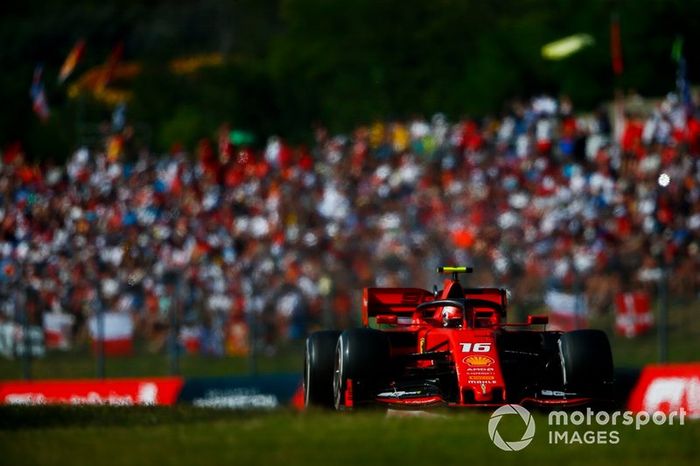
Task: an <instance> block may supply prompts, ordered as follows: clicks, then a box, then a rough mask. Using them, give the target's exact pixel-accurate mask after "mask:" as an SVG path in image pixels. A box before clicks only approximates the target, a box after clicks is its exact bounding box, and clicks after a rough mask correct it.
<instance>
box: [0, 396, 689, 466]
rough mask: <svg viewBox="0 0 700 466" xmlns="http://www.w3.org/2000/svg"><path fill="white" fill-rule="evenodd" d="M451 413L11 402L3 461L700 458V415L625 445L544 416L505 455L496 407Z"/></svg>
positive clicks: (3, 420)
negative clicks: (525, 440) (583, 438)
mask: <svg viewBox="0 0 700 466" xmlns="http://www.w3.org/2000/svg"><path fill="white" fill-rule="evenodd" d="M444 414H445V415H444V416H440V417H401V418H391V417H390V418H387V416H386V415H385V414H383V413H379V412H364V413H352V414H348V413H329V412H307V413H296V412H292V411H275V412H266V413H250V412H245V413H243V412H234V411H208V410H202V409H196V408H189V407H177V408H142V407H140V408H133V407H132V408H108V407H97V408H87V407H83V408H74V407H73V408H71V407H63V408H61V407H42V408H32V407H2V408H0V452H1V454H0V464H12V465H19V464H22V465H25V464H26V465H32V464H41V465H51V464H76V465H80V464H129V465H132V464H133V465H139V464H144V465H148V464H157V465H159V466H164V465H171V464H172V465H180V464H183V465H186V464H239V465H251V464H261V465H271V464H284V465H285V466H292V465H297V464H299V465H302V464H303V465H315V464H319V465H372V464H398V465H402V466H408V465H413V464H416V465H421V466H427V465H468V464H505V465H508V464H517V465H523V464H567V465H568V464H573V465H579V464H580V465H591V464H594V465H596V466H602V465H618V466H619V465H637V464H639V465H647V464H673V465H683V464H697V458H698V456H699V455H700V445H699V444H698V442H697V439H698V438H700V422H697V421H696V422H686V425H685V426H673V427H671V426H647V427H643V428H642V429H641V430H640V431H635V430H634V428H633V427H632V428H630V427H619V431H620V443H619V444H617V445H550V444H548V435H547V430H548V427H547V424H546V417H545V415H543V414H537V415H536V422H537V434H536V436H535V439H534V441H533V443H532V444H530V445H529V446H528V447H527V448H526V449H525V450H523V451H520V452H503V451H500V450H498V449H496V447H494V446H493V444H492V443H491V441H490V440H489V438H488V434H487V424H488V417H489V415H490V412H483V411H482V412H474V411H468V412H467V411H459V412H456V413H455V412H450V413H444ZM509 418H510V420H513V419H515V420H517V418H513V417H509ZM517 424H518V423H516V424H513V423H510V424H508V423H505V418H504V423H502V426H503V427H504V429H503V430H502V431H501V432H502V434H503V436H504V438H506V440H515V439H516V438H517V437H519V435H520V433H522V430H523V426H522V424H520V425H517ZM612 429H613V428H612V427H608V428H606V429H605V430H612ZM499 430H500V429H499ZM518 430H519V432H518ZM583 430H585V429H579V431H580V432H583ZM506 435H513V437H506Z"/></svg>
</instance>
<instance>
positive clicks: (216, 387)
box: [179, 374, 304, 409]
mask: <svg viewBox="0 0 700 466" xmlns="http://www.w3.org/2000/svg"><path fill="white" fill-rule="evenodd" d="M301 382H302V380H301V377H300V376H299V375H298V374H262V375H257V376H248V377H246V376H241V377H206V378H193V379H187V381H186V382H185V386H184V387H183V389H182V393H181V394H180V400H179V401H180V402H181V403H190V404H193V405H194V406H199V407H209V408H228V409H273V408H277V407H281V406H289V405H292V406H295V407H303V404H304V397H303V391H302V390H301Z"/></svg>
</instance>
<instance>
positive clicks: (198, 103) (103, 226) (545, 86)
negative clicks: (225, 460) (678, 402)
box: [0, 0, 700, 379]
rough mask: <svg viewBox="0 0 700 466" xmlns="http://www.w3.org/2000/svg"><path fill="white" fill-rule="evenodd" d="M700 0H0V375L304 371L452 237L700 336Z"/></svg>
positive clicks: (560, 292)
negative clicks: (316, 351) (375, 291)
mask: <svg viewBox="0 0 700 466" xmlns="http://www.w3.org/2000/svg"><path fill="white" fill-rule="evenodd" d="M699 23H700V3H699V2H686V1H641V2H639V1H637V2H633V1H612V0H605V1H602V0H600V1H590V2H576V1H569V0H556V1H536V0H526V1H523V0H500V1H490V2H484V1H477V0H462V1H449V0H444V1H439V0H438V1H432V2H421V1H405V0H404V1H400V2H399V1H376V0H374V1H365V0H353V1H344V0H338V1H335V2H319V1H310V0H286V1H284V0H280V1H267V2H261V1H253V0H237V1H233V0H232V1H207V0H204V1H197V2H194V1H192V2H188V1H185V2H162V1H161V2H135V1H124V2H106V1H100V2H94V1H81V0H77V1H71V2H67V1H59V0H45V1H25V2H21V3H15V4H3V5H2V6H0V38H1V40H2V44H3V45H2V47H1V48H0V64H1V65H2V68H1V69H2V72H1V73H0V101H1V102H2V103H3V105H2V107H3V110H4V111H1V112H0V151H1V159H2V164H1V166H0V378H3V379H17V378H22V377H24V378H71V377H73V378H75V377H94V376H98V377H104V376H152V375H165V374H183V375H186V376H193V375H194V376H196V375H226V374H236V373H258V372H279V371H290V372H294V371H300V370H301V365H302V359H303V357H302V351H301V348H302V345H303V339H304V338H305V336H306V335H307V334H308V332H310V331H313V330H315V329H319V328H332V327H333V328H345V327H349V326H353V325H357V324H358V323H359V318H360V308H361V289H362V287H365V286H419V287H425V288H431V287H432V284H433V283H435V282H437V281H438V280H439V277H437V276H436V275H435V274H434V273H433V271H434V270H435V267H436V266H437V265H444V264H467V265H473V266H474V267H475V269H476V273H475V274H474V275H473V276H470V277H468V281H469V283H470V284H473V285H474V286H494V285H495V286H502V287H506V288H508V289H509V290H510V292H511V319H512V320H514V321H518V320H522V319H524V316H525V315H526V314H527V313H533V312H548V313H550V317H551V319H552V323H553V325H554V326H557V327H559V328H562V329H571V328H577V327H587V326H593V327H598V328H602V329H604V330H606V331H607V332H608V333H609V335H610V338H611V340H612V342H613V352H614V355H615V358H616V363H617V364H619V365H621V366H630V367H640V366H642V365H643V364H646V363H649V362H654V361H691V360H696V359H697V354H698V351H699V350H700V347H699V346H698V343H697V341H698V337H700V323H699V319H698V313H699V312H700V305H698V273H697V272H698V265H699V263H700V166H699V164H698V155H699V154H700V114H698V113H697V109H698V107H697V104H698V102H699V100H698V96H697V93H696V91H695V89H694V88H693V86H692V84H693V82H694V81H697V79H698V74H699V72H700V60H699V59H698V58H700V57H699V55H700V50H698V48H697V44H698V43H700V42H699V39H700V37H699V36H700V24H699Z"/></svg>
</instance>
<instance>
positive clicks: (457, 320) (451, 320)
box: [442, 306, 462, 327]
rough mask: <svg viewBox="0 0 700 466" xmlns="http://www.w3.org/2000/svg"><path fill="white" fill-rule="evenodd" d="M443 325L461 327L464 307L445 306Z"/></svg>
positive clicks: (443, 309)
mask: <svg viewBox="0 0 700 466" xmlns="http://www.w3.org/2000/svg"><path fill="white" fill-rule="evenodd" d="M442 326H443V327H461V326H462V309H460V308H458V307H457V306H444V307H443V308H442Z"/></svg>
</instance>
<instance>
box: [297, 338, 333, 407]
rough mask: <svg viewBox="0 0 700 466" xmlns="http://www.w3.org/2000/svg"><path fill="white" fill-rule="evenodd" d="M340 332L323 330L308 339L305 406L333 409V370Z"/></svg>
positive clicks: (305, 358)
mask: <svg viewBox="0 0 700 466" xmlns="http://www.w3.org/2000/svg"><path fill="white" fill-rule="evenodd" d="M339 336H340V332H339V331H337V330H323V331H320V332H315V333H312V334H311V335H310V336H309V337H308V338H307V339H306V350H305V352H304V406H306V407H309V406H317V407H321V408H333V402H334V396H333V369H334V365H335V350H336V345H337V343H338V337H339Z"/></svg>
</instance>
